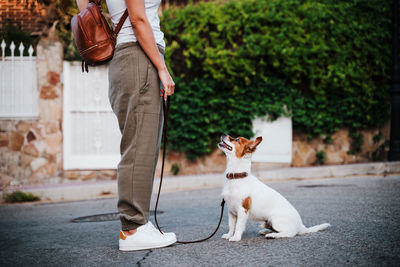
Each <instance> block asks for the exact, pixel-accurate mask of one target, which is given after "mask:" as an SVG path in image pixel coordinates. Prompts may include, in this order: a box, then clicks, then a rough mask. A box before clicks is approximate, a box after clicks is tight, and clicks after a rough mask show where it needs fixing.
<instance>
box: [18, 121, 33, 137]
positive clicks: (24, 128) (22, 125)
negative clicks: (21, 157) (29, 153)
mask: <svg viewBox="0 0 400 267" xmlns="http://www.w3.org/2000/svg"><path fill="white" fill-rule="evenodd" d="M16 128H17V131H18V132H20V133H23V134H25V133H27V132H28V131H29V129H30V128H31V126H30V124H29V123H27V122H26V121H19V122H18V124H17V126H16Z"/></svg>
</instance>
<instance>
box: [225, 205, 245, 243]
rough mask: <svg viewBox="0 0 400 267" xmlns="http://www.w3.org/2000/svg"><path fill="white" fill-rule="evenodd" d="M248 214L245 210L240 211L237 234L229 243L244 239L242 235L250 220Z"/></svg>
mask: <svg viewBox="0 0 400 267" xmlns="http://www.w3.org/2000/svg"><path fill="white" fill-rule="evenodd" d="M248 216H249V215H248V214H247V212H245V210H244V209H242V208H241V209H239V210H238V212H237V219H236V227H235V234H234V235H233V236H232V237H231V238H229V241H240V240H241V239H242V234H243V231H244V229H245V228H246V222H247V218H248Z"/></svg>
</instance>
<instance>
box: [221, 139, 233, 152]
mask: <svg viewBox="0 0 400 267" xmlns="http://www.w3.org/2000/svg"><path fill="white" fill-rule="evenodd" d="M218 146H219V147H224V148H226V149H228V150H229V151H232V147H231V146H230V145H228V144H227V143H225V142H224V140H221V142H220V143H218Z"/></svg>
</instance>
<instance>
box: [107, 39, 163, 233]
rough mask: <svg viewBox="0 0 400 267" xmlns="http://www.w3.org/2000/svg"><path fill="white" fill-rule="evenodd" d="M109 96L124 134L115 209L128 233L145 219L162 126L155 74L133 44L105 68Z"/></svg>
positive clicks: (124, 46) (118, 52) (124, 45)
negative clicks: (107, 77) (107, 76)
mask: <svg viewBox="0 0 400 267" xmlns="http://www.w3.org/2000/svg"><path fill="white" fill-rule="evenodd" d="M159 49H160V52H161V54H163V51H162V49H161V48H159ZM109 99H110V103H111V107H112V109H113V111H114V113H115V115H116V116H117V118H118V124H119V128H120V130H121V133H122V139H121V145H120V152H121V161H120V162H119V164H118V169H117V177H118V195H119V199H118V210H119V212H120V219H121V224H122V230H125V231H126V230H132V229H136V228H137V227H139V226H141V225H143V224H146V223H147V221H148V219H149V208H150V200H151V193H152V189H153V180H154V173H155V168H156V164H157V158H158V152H159V149H160V141H161V132H162V127H163V111H162V98H161V97H160V81H159V78H158V73H157V70H156V69H155V67H154V66H153V64H152V63H151V61H150V60H149V58H148V57H147V56H146V54H145V53H144V51H143V50H142V48H141V47H140V45H139V44H138V43H136V42H130V43H122V44H120V45H118V46H117V47H116V49H115V54H114V58H113V59H112V61H111V62H110V66H109Z"/></svg>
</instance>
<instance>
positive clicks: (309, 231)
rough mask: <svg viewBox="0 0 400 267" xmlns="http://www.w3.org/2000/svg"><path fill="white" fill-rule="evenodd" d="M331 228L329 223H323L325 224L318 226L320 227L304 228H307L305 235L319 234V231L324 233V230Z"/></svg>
mask: <svg viewBox="0 0 400 267" xmlns="http://www.w3.org/2000/svg"><path fill="white" fill-rule="evenodd" d="M329 226H331V225H330V224H329V223H323V224H318V225H315V226H311V227H308V228H306V227H304V228H305V229H304V234H306V233H315V232H319V231H322V230H324V229H326V228H328V227H329Z"/></svg>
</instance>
